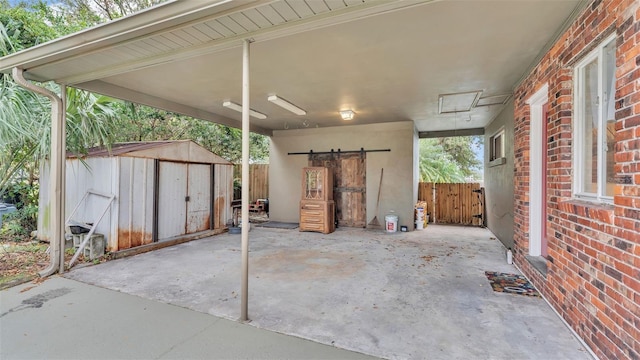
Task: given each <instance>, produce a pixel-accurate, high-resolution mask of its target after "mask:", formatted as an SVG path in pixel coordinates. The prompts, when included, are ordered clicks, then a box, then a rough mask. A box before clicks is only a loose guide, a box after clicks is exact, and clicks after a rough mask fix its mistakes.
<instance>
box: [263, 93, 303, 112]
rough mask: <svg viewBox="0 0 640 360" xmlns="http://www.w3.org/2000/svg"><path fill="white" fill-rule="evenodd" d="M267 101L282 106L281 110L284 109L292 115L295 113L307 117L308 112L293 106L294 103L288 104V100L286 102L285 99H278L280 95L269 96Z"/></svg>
mask: <svg viewBox="0 0 640 360" xmlns="http://www.w3.org/2000/svg"><path fill="white" fill-rule="evenodd" d="M267 100H269V101H271V102H272V103H274V104H276V105H278V106H280V107H281V108H283V109H285V110H289V111H291V112H292V113H294V114H296V115H307V112H306V111H305V110H303V109H300V108H299V107H297V106H295V105H293V104H292V103H290V102H288V101H287V100H284V99H283V98H280V97H278V95H269V97H268V98H267Z"/></svg>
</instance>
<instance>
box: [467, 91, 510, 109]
mask: <svg viewBox="0 0 640 360" xmlns="http://www.w3.org/2000/svg"><path fill="white" fill-rule="evenodd" d="M510 97H511V94H504V95H494V96H487V97H483V98H480V100H478V103H477V104H476V107H479V106H491V105H503V104H505V103H506V102H507V100H509V98H510Z"/></svg>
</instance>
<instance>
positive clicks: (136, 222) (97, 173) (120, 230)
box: [38, 156, 233, 251]
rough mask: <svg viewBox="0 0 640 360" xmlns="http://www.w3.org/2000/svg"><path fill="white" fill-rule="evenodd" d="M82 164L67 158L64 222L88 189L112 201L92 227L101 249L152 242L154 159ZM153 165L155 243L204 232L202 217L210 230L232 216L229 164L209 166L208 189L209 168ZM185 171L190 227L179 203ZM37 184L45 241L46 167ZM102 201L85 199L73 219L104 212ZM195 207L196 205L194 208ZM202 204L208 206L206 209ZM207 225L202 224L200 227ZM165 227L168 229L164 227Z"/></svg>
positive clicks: (86, 218) (47, 207)
mask: <svg viewBox="0 0 640 360" xmlns="http://www.w3.org/2000/svg"><path fill="white" fill-rule="evenodd" d="M85 162H86V164H87V165H88V167H87V166H85V165H84V164H82V163H81V162H80V160H78V159H67V179H66V191H67V193H66V214H65V220H66V219H67V218H68V217H69V215H70V214H71V212H72V211H73V209H74V208H75V206H76V204H78V202H79V201H80V200H81V199H82V197H83V196H84V194H85V192H86V191H87V190H88V189H95V190H97V191H100V192H104V193H112V194H115V195H116V198H115V200H114V201H113V203H112V205H111V209H110V210H109V211H108V212H107V214H106V215H105V217H104V218H103V219H102V221H101V222H100V223H99V224H98V227H97V229H96V232H97V233H100V234H104V235H105V237H106V238H107V241H108V245H107V249H108V250H110V251H115V250H120V249H126V248H130V247H135V246H140V245H143V244H149V243H151V242H152V241H153V213H154V174H155V160H154V159H147V158H134V157H124V156H121V157H111V158H88V159H85ZM159 164H161V168H160V179H159V185H160V189H159V198H158V201H159V204H158V206H159V211H158V213H159V221H158V225H159V229H158V230H159V231H158V232H159V234H158V235H159V236H158V239H160V240H162V239H163V238H167V237H174V236H179V235H183V234H186V233H190V232H195V231H200V230H201V229H203V228H204V225H205V220H206V219H205V218H208V219H210V217H211V216H214V218H213V225H214V227H213V228H214V229H220V228H224V227H225V226H226V223H227V221H228V220H229V219H231V217H232V212H231V200H232V197H233V165H230V164H229V165H222V164H216V165H214V184H213V186H211V182H210V180H211V165H206V164H185V163H175V162H166V161H160V162H159ZM189 167H193V169H194V170H193V171H191V172H190V173H191V174H192V178H191V180H190V183H191V188H192V189H193V190H194V191H195V193H194V194H193V195H192V194H189V195H190V196H195V197H196V198H195V199H194V200H196V202H195V203H193V204H192V205H193V206H191V213H192V214H193V215H194V216H195V217H197V218H198V221H195V220H194V221H192V222H193V226H191V227H188V226H187V224H186V219H187V215H186V214H187V206H186V205H185V196H186V195H185V194H186V189H187V181H188V178H187V169H188V168H189ZM163 174H164V175H163ZM163 176H166V178H164V177H163ZM174 177H183V179H182V180H180V181H178V180H176V179H177V178H176V179H174ZM172 180H174V181H172ZM176 181H177V182H176ZM40 184H41V189H40V200H39V201H40V206H39V212H38V238H39V239H43V240H49V239H50V225H49V212H50V204H49V186H48V184H49V169H48V164H47V163H45V164H43V166H42V168H41V171H40ZM178 189H181V190H178ZM211 189H213V199H212V197H211V194H210V193H209V192H210V190H211ZM106 201H107V200H105V199H104V198H102V197H97V196H90V197H89V198H88V199H87V201H85V203H84V204H82V205H81V207H80V208H79V209H78V211H77V212H76V214H77V215H75V216H74V219H75V220H77V221H80V222H93V221H95V219H96V218H97V217H98V216H99V215H100V213H101V211H102V209H104V206H105V204H106ZM196 203H197V205H198V206H195V205H196ZM208 204H211V205H210V206H208ZM194 206H195V207H194ZM207 208H209V209H213V211H214V214H213V215H212V214H210V213H209V212H207V211H206V209H207ZM163 214H164V215H163ZM196 214H197V216H196ZM116 219H117V221H116ZM178 219H180V221H178ZM173 220H175V221H173ZM209 221H210V220H207V221H206V223H209ZM172 224H173V225H175V226H173V225H172ZM169 225H172V226H173V228H171V229H168V228H166V227H167V226H169ZM206 228H207V229H208V228H209V227H208V226H207V227H206Z"/></svg>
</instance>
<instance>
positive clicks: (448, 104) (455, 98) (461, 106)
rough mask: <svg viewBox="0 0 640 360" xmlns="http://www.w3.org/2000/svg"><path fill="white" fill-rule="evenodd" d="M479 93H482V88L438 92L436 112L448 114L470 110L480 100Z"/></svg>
mask: <svg viewBox="0 0 640 360" xmlns="http://www.w3.org/2000/svg"><path fill="white" fill-rule="evenodd" d="M480 95H482V90H478V91H468V92H461V93H454V94H440V95H439V96H438V113H439V114H448V113H457V112H466V111H471V109H472V108H473V107H474V106H476V103H477V102H478V100H480Z"/></svg>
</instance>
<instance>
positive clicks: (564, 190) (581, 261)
mask: <svg viewBox="0 0 640 360" xmlns="http://www.w3.org/2000/svg"><path fill="white" fill-rule="evenodd" d="M634 14H635V18H633V15H634ZM639 21H640V6H638V5H637V1H634V0H602V1H600V0H597V1H594V2H593V3H592V4H591V5H590V6H588V7H587V8H586V9H585V10H584V13H583V14H581V15H579V16H578V20H577V22H576V23H574V24H572V25H571V26H569V28H568V30H567V31H566V32H565V33H564V34H562V35H561V36H560V40H559V41H558V42H556V44H554V45H552V47H551V50H550V51H549V53H547V54H546V55H545V56H543V58H542V60H541V61H540V63H539V64H538V65H537V66H536V67H535V68H534V69H533V70H532V71H531V73H529V74H528V75H526V76H525V80H524V82H522V84H521V85H520V86H519V88H517V89H516V90H515V98H516V101H515V109H514V118H515V124H514V133H515V142H514V151H515V153H516V161H515V163H514V176H515V178H514V183H515V184H516V188H515V191H514V198H515V209H514V225H515V231H514V241H515V244H516V245H515V248H516V254H517V256H516V261H517V263H518V264H521V265H523V266H522V269H523V271H524V272H525V273H526V274H528V275H529V276H530V277H531V278H532V279H534V280H532V281H534V284H535V285H536V286H538V287H539V288H541V289H543V290H542V291H543V294H545V296H547V297H548V298H549V299H550V302H551V304H552V305H553V306H554V308H556V309H557V310H558V311H559V312H560V313H561V314H562V316H563V317H564V318H565V319H566V320H567V322H568V323H569V324H570V325H571V326H572V327H573V328H574V330H576V332H577V333H578V334H579V335H581V336H582V337H583V339H584V340H585V341H586V342H587V343H588V344H589V345H590V346H591V347H592V348H593V349H594V351H595V352H596V354H598V355H599V356H600V357H601V358H625V357H629V358H633V357H636V358H638V357H640V356H638V355H637V354H640V336H639V331H638V328H639V327H640V316H639V315H638V312H640V310H639V309H638V306H637V305H635V306H633V307H630V306H627V305H628V304H638V303H640V295H638V292H639V290H637V287H638V286H639V282H640V279H639V277H640V270H639V269H640V225H639V224H638V223H640V194H639V190H638V189H639V188H640V186H638V185H640V165H639V164H640V140H639V139H640V80H639V78H640V46H638V45H640V25H639V23H638V22H639ZM612 24H613V26H615V27H617V29H616V33H617V34H618V37H617V40H616V41H617V46H616V64H617V70H616V77H617V81H616V99H615V101H616V119H617V121H616V124H615V140H616V147H615V155H614V161H615V163H614V164H613V166H614V169H615V172H616V181H617V182H618V183H617V184H616V185H615V187H614V192H615V197H614V204H613V205H607V206H599V205H594V204H589V203H586V202H578V201H574V200H570V198H571V196H572V193H571V191H572V186H571V185H572V178H571V176H572V175H573V173H571V172H568V173H563V172H562V171H563V170H565V171H566V170H570V169H571V168H572V164H571V161H572V159H573V149H572V147H571V142H572V141H573V140H574V139H573V129H572V115H573V111H574V109H573V104H572V102H573V89H572V85H573V79H572V76H573V74H572V69H571V66H572V65H570V64H569V63H567V61H569V60H571V61H573V60H574V59H577V58H576V56H578V54H583V53H586V52H587V51H588V50H589V49H586V47H587V46H592V45H594V44H595V43H596V42H597V41H599V40H598V39H601V38H602V37H603V36H604V35H605V34H603V32H604V31H606V30H605V29H607V28H608V27H609V26H610V25H612ZM579 56H582V55H579ZM543 83H548V84H549V88H550V91H549V93H550V94H552V95H553V98H554V99H553V101H552V104H551V106H552V107H551V110H550V112H549V118H550V123H549V126H548V133H547V136H549V137H553V139H554V141H552V142H551V143H550V146H549V153H548V156H547V165H548V171H549V172H548V176H547V184H548V194H549V198H548V203H547V205H548V210H549V211H548V214H549V230H550V231H553V232H554V233H558V234H559V235H560V236H558V237H553V238H552V240H551V242H550V244H549V250H550V253H551V254H552V256H553V258H554V259H555V261H554V262H553V263H551V264H550V266H549V273H548V275H547V278H546V279H545V278H543V277H541V276H539V274H538V273H537V272H536V271H535V270H533V269H532V267H531V266H529V264H528V263H527V262H526V260H524V258H523V256H524V255H526V254H527V252H528V245H529V241H528V238H527V233H528V231H529V230H528V225H529V224H528V221H529V209H528V201H529V194H528V191H529V172H530V169H529V130H530V124H529V121H530V109H529V107H528V106H527V105H526V104H525V103H524V101H525V100H526V99H527V98H528V97H530V96H531V95H532V94H533V93H534V92H535V90H536V89H538V88H539V87H540V85H541V84H543ZM556 96H557V97H556ZM567 247H571V249H573V251H572V252H571V253H569V252H568V251H567ZM593 281H598V283H595V284H599V285H598V286H600V287H601V289H602V290H600V289H599V288H598V287H596V286H595V285H593V284H592V282H593ZM603 286H604V287H603ZM634 311H635V313H634ZM630 313H634V314H636V315H635V317H634V319H632V320H627V319H629V317H630ZM634 349H635V350H634ZM633 351H635V353H634V354H632V353H631V352H633Z"/></svg>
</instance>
